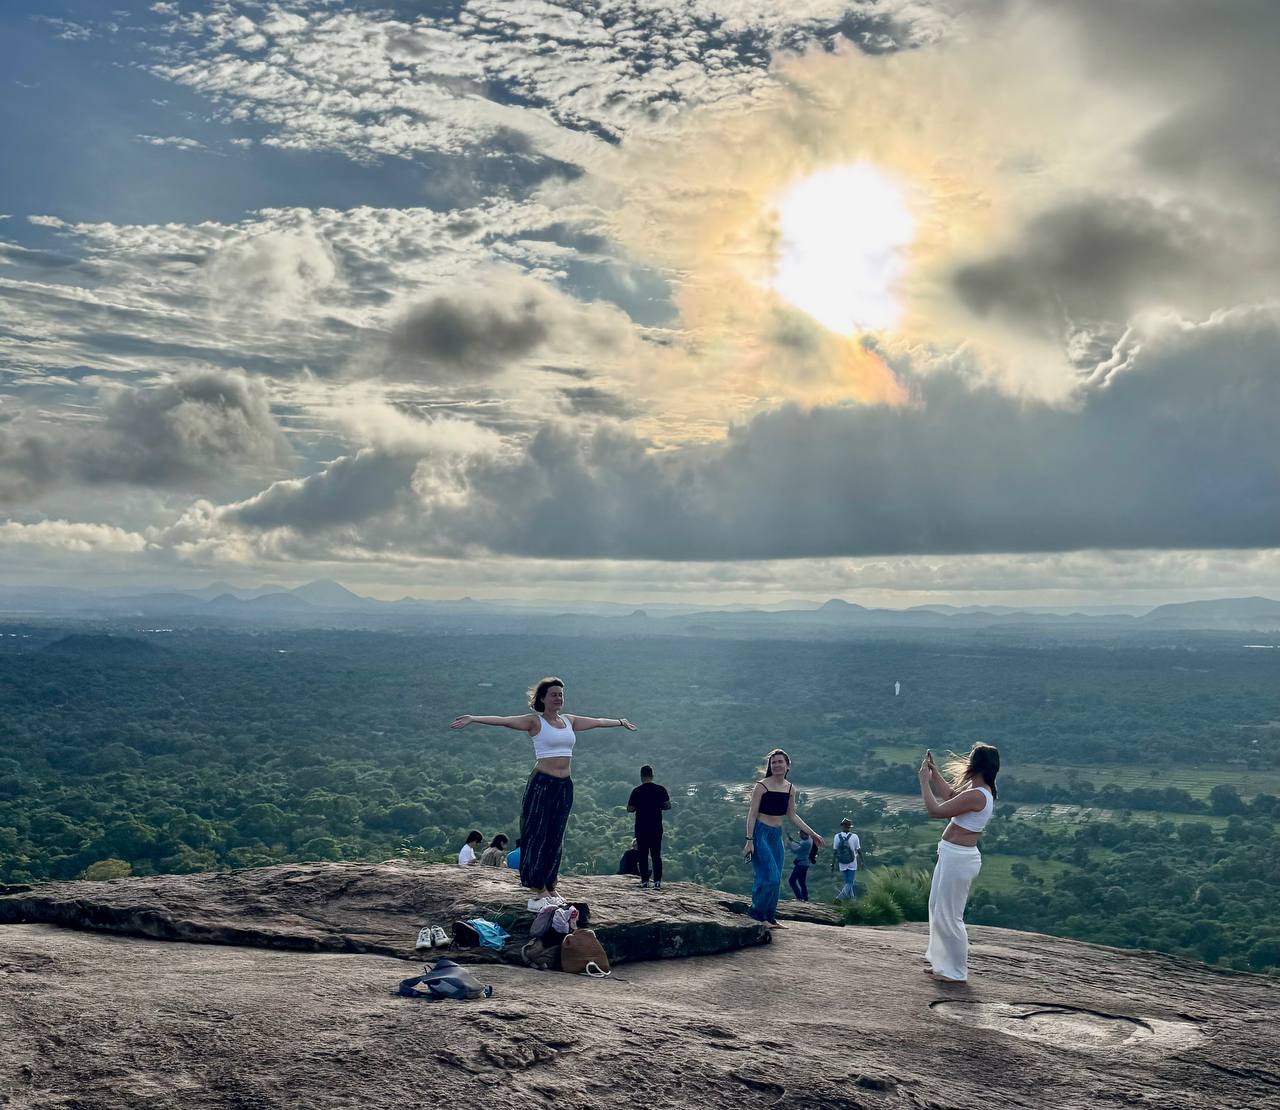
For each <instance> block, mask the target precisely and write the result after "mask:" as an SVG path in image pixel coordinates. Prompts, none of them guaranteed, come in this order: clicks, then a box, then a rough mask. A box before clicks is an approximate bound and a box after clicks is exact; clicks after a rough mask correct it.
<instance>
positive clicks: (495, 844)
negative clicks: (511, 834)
mask: <svg viewBox="0 0 1280 1110" xmlns="http://www.w3.org/2000/svg"><path fill="white" fill-rule="evenodd" d="M506 846H507V834H506V833H498V835H497V836H495V837H494V838H493V839H492V840H491V841H489V847H490V848H505V847H506Z"/></svg>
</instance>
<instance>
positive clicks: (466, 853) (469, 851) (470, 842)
mask: <svg viewBox="0 0 1280 1110" xmlns="http://www.w3.org/2000/svg"><path fill="white" fill-rule="evenodd" d="M483 843H484V834H483V833H482V832H479V831H478V830H476V829H472V830H471V831H470V832H469V833H467V842H466V843H465V844H464V845H463V846H462V851H460V852H459V853H458V866H460V867H469V866H470V865H471V864H473V863H475V862H476V849H477V848H479V847H480V845H481V844H483Z"/></svg>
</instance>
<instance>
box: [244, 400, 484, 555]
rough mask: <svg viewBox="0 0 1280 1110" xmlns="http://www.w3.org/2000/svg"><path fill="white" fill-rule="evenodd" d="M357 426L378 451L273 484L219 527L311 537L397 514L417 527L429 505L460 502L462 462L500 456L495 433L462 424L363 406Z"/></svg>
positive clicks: (370, 450)
mask: <svg viewBox="0 0 1280 1110" xmlns="http://www.w3.org/2000/svg"><path fill="white" fill-rule="evenodd" d="M379 410H381V411H379ZM352 423H353V424H354V425H355V426H357V427H359V428H361V429H362V430H364V431H365V432H366V433H370V434H371V436H372V438H374V439H375V440H376V441H377V443H376V445H375V446H372V447H367V448H364V449H363V450H360V451H357V452H356V453H355V454H354V455H350V456H344V457H342V458H339V459H336V460H334V461H333V462H332V463H330V464H329V465H328V466H326V467H325V468H324V469H323V470H321V471H319V472H318V473H316V474H312V475H310V476H309V477H307V478H302V479H290V480H288V481H282V482H276V483H274V484H273V485H272V486H270V487H269V488H268V489H265V490H263V491H262V492H261V493H259V494H258V495H257V496H255V497H251V498H249V499H248V500H246V501H242V502H240V503H238V504H236V505H232V506H229V507H228V508H226V509H225V510H223V511H222V512H221V513H220V514H219V519H220V522H223V523H226V524H229V525H231V526H232V527H240V528H247V529H257V530H261V531H269V530H271V529H275V528H289V529H291V530H293V531H296V532H300V533H312V532H320V531H324V530H326V529H333V528H339V527H342V526H346V525H353V524H359V523H361V522H364V521H367V520H370V519H372V518H377V517H382V516H386V515H387V514H390V513H392V512H393V511H394V512H395V513H396V514H398V515H399V516H401V517H405V518H408V519H412V518H413V517H414V516H416V515H417V514H419V513H422V512H427V511H429V509H430V505H431V504H432V502H435V503H437V504H438V503H440V502H441V501H445V500H449V501H455V502H456V499H457V498H458V497H459V496H460V495H461V493H462V490H461V489H460V488H459V487H458V485H457V477H458V475H459V473H460V468H461V467H462V466H463V465H464V463H465V461H466V460H467V459H469V458H476V457H479V456H483V455H487V454H489V453H492V452H495V451H496V450H497V448H498V444H499V441H498V438H497V436H496V435H494V434H493V433H492V432H488V431H486V430H485V429H483V428H479V427H477V426H475V425H474V424H470V423H467V422H465V421H461V420H455V419H452V418H449V417H437V418H435V419H432V420H422V419H418V418H415V417H411V416H409V415H407V414H405V413H402V412H396V411H395V410H393V409H390V408H387V407H384V406H376V405H366V406H365V407H364V409H363V411H361V412H360V413H359V414H358V415H355V416H353V417H352Z"/></svg>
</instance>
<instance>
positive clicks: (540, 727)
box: [449, 677, 636, 913]
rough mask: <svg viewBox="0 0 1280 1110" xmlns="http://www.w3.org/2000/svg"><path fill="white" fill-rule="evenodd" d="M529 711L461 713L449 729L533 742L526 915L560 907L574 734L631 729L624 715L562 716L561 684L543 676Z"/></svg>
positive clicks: (523, 852)
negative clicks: (488, 731) (494, 731)
mask: <svg viewBox="0 0 1280 1110" xmlns="http://www.w3.org/2000/svg"><path fill="white" fill-rule="evenodd" d="M529 708H530V710H531V712H529V713H521V714H520V715H519V716H515V717H476V716H473V715H471V714H470V713H463V714H461V715H460V716H458V717H455V718H454V719H453V723H452V724H451V725H450V726H449V727H450V728H466V727H467V725H470V724H477V725H500V726H502V727H503V728H511V729H516V730H517V731H519V732H527V733H528V734H529V737H530V739H531V740H532V741H533V754H534V757H535V759H536V762H535V763H534V765H533V773H532V774H531V775H530V776H529V781H528V782H527V783H526V784H525V788H524V802H523V804H522V805H521V809H520V882H521V883H523V884H524V885H525V886H527V887H529V889H530V890H532V891H533V897H532V898H530V899H529V911H530V912H531V913H538V912H539V911H540V910H543V909H546V907H547V906H562V905H564V904H565V899H563V898H561V897H560V895H559V894H557V893H556V880H557V879H558V878H559V874H560V857H561V854H562V850H563V847H564V830H565V826H566V825H568V823H569V811H570V810H571V809H572V808H573V779H571V778H570V777H569V767H570V765H571V764H572V762H573V746H574V744H575V743H576V742H577V739H578V733H580V732H586V731H588V730H589V729H593V728H625V729H627V730H628V731H630V732H635V730H636V726H635V725H633V724H632V723H631V722H630V721H628V720H627V719H626V718H625V717H583V716H579V715H578V714H576V713H575V714H572V715H570V714H567V713H563V712H562V711H563V709H564V682H563V680H561V679H559V678H554V677H548V678H544V679H543V680H542V681H541V682H539V683H538V684H537V685H536V686H534V687H532V688H531V689H530V690H529Z"/></svg>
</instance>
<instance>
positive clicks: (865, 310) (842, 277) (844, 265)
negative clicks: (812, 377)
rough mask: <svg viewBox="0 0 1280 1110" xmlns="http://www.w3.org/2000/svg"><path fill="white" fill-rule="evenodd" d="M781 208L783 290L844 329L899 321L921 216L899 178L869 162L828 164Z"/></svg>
mask: <svg viewBox="0 0 1280 1110" xmlns="http://www.w3.org/2000/svg"><path fill="white" fill-rule="evenodd" d="M777 211H778V230H779V240H780V241H779V247H778V259H777V267H776V269H775V271H774V275H773V280H772V281H771V282H770V283H769V284H770V287H771V288H772V289H773V290H774V291H775V292H776V293H777V294H778V295H779V296H781V297H782V298H783V299H784V300H786V301H787V302H788V303H789V304H791V305H794V306H795V307H796V308H798V309H800V310H801V311H802V312H806V313H808V314H809V315H810V316H812V317H813V318H814V319H815V320H817V321H818V323H820V324H821V325H822V326H823V327H825V328H827V329H829V330H830V331H833V332H836V333H837V334H840V335H850V334H852V333H854V332H860V331H882V330H884V329H886V328H891V327H893V326H894V324H896V323H897V321H898V316H899V314H900V312H901V305H900V304H899V302H898V297H897V291H896V286H897V283H898V280H899V278H901V276H902V274H903V272H904V270H905V269H906V251H907V247H908V246H910V244H911V241H912V239H913V238H914V235H915V220H913V219H912V217H911V213H910V212H909V211H908V209H907V202H906V197H905V196H904V194H903V192H902V189H901V188H900V187H899V186H898V185H897V184H896V183H895V182H894V181H893V180H892V179H891V178H889V177H888V176H886V175H885V174H883V173H881V172H880V171H879V170H877V169H875V168H874V167H873V166H870V165H867V164H865V163H859V164H857V165H853V166H839V167H836V168H834V169H829V170H822V171H820V172H818V173H815V174H813V175H812V176H811V177H806V178H805V179H804V180H803V181H799V182H797V183H796V184H794V185H792V186H791V187H790V188H789V189H788V190H787V191H786V192H785V193H783V194H782V196H781V197H780V198H779V199H778V202H777Z"/></svg>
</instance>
